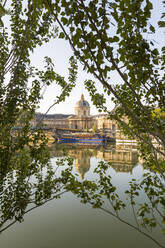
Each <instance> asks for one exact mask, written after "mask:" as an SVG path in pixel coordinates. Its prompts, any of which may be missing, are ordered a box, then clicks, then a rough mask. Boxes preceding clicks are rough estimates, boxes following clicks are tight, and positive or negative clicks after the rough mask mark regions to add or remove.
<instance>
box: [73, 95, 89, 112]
mask: <svg viewBox="0 0 165 248" xmlns="http://www.w3.org/2000/svg"><path fill="white" fill-rule="evenodd" d="M75 115H77V116H90V106H89V103H88V102H87V101H85V100H84V95H83V94H82V95H81V99H80V100H79V101H78V102H76V105H75Z"/></svg>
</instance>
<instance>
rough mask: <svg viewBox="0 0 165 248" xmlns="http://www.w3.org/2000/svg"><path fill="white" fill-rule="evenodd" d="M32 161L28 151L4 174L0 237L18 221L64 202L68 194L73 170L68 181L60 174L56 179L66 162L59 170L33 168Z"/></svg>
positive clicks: (46, 166)
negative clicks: (49, 204) (52, 203)
mask: <svg viewBox="0 0 165 248" xmlns="http://www.w3.org/2000/svg"><path fill="white" fill-rule="evenodd" d="M28 157H29V156H28V151H24V153H23V154H22V155H21V154H19V156H18V157H17V159H16V160H17V163H16V166H15V168H14V169H13V170H8V171H7V172H6V174H3V179H2V177H1V179H2V180H1V182H0V233H1V232H3V231H5V230H6V229H7V228H9V227H10V226H11V225H13V224H14V223H16V222H17V221H18V222H22V221H23V218H24V215H25V214H27V213H28V212H30V211H32V210H33V209H35V208H37V207H40V206H42V205H44V204H45V203H47V202H48V201H50V200H52V199H56V198H60V196H61V195H62V194H64V193H65V192H66V191H67V190H66V189H65V183H66V182H67V175H68V174H69V172H70V170H69V169H68V174H67V173H65V178H64V177H63V176H62V175H60V174H59V175H58V176H56V172H57V169H58V167H59V164H60V165H63V164H65V160H62V161H60V162H59V163H58V162H57V166H56V167H52V166H51V164H50V163H49V162H47V163H46V161H44V165H43V164H42V163H38V164H37V163H36V164H34V166H33V162H31V161H30V160H27V159H28ZM68 162H69V160H68ZM1 175H2V170H1Z"/></svg>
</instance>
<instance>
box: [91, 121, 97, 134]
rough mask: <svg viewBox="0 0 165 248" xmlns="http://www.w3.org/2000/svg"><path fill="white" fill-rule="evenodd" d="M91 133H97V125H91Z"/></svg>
mask: <svg viewBox="0 0 165 248" xmlns="http://www.w3.org/2000/svg"><path fill="white" fill-rule="evenodd" d="M92 132H93V133H96V132H97V125H96V123H94V124H93V127H92Z"/></svg>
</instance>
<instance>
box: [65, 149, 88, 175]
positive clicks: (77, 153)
mask: <svg viewBox="0 0 165 248" xmlns="http://www.w3.org/2000/svg"><path fill="white" fill-rule="evenodd" d="M68 155H69V156H70V157H72V158H74V159H75V167H76V170H77V172H78V173H79V174H80V176H81V178H82V179H84V175H85V173H86V172H87V171H88V170H89V169H90V158H91V152H89V151H88V150H86V149H84V150H83V149H82V150H80V149H78V150H70V151H69V152H68Z"/></svg>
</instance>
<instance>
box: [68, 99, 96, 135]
mask: <svg viewBox="0 0 165 248" xmlns="http://www.w3.org/2000/svg"><path fill="white" fill-rule="evenodd" d="M68 122H69V128H73V129H79V130H87V129H90V128H92V126H93V124H94V120H93V118H92V116H90V105H89V103H88V102H87V101H86V100H85V99H84V95H83V94H82V95H81V99H80V100H79V101H78V102H76V105H75V115H74V116H70V117H68Z"/></svg>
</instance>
